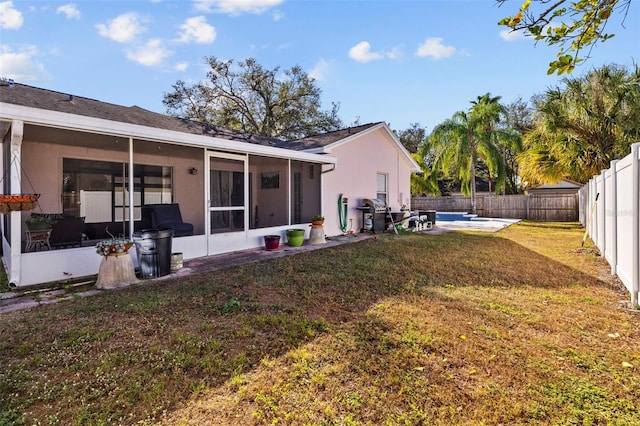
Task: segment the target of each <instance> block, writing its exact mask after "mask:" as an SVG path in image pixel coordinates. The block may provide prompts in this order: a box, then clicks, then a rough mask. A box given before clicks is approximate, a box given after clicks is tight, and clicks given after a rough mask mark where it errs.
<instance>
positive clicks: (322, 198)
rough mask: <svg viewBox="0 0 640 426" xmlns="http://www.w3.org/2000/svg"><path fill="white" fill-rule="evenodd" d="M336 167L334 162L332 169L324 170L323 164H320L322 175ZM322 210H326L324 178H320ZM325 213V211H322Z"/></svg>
mask: <svg viewBox="0 0 640 426" xmlns="http://www.w3.org/2000/svg"><path fill="white" fill-rule="evenodd" d="M335 169H336V164H335V163H333V164H332V165H331V168H330V169H327V170H322V164H321V165H320V176H322V175H324V174H325V173H331V172H332V171H334V170H335ZM320 212H324V179H320ZM322 214H323V215H324V213H322Z"/></svg>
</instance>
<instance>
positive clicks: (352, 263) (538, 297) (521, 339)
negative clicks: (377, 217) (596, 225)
mask: <svg viewBox="0 0 640 426" xmlns="http://www.w3.org/2000/svg"><path fill="white" fill-rule="evenodd" d="M582 232H583V230H582V229H581V228H580V227H579V226H578V225H577V224H552V223H551V224H539V223H536V224H532V223H526V222H525V223H523V224H521V225H517V226H512V227H510V228H507V229H505V230H503V231H500V232H499V233H497V234H485V233H473V232H461V233H449V234H444V235H429V234H404V233H401V235H385V236H381V237H379V238H378V239H376V240H372V239H371V240H366V241H360V242H357V243H352V244H346V245H343V246H338V247H332V248H324V249H322V250H316V251H312V252H303V253H299V254H296V255H294V256H288V257H283V258H278V259H273V260H269V261H266V262H262V263H257V264H250V265H244V266H237V267H230V268H228V269H225V270H222V271H216V272H212V273H206V274H199V275H191V276H188V277H183V278H179V279H174V280H167V281H157V282H152V283H148V284H146V285H142V286H133V287H130V288H128V289H125V290H121V291H114V292H105V293H102V294H99V295H96V296H92V297H89V298H78V299H75V300H70V301H63V302H60V303H56V304H52V305H46V306H41V307H39V308H37V309H32V310H26V311H21V312H15V313H11V314H5V315H3V316H2V317H0V335H1V336H3V338H2V339H1V340H0V359H2V369H0V424H29V425H30V424H64V425H69V424H78V425H79V424H82V425H102V424H159V423H164V424H172V425H173V424H193V425H201V424H212V425H213V424H215V425H219V424H232V425H236V424H237V425H246V424H290V425H303V424H309V425H427V424H428V425H450V424H460V425H479V424H487V425H489V424H505V425H506V424H509V425H514V424H517V425H538V424H549V425H577V424H580V425H592V424H611V425H633V424H640V421H639V420H638V419H640V411H639V408H638V407H639V404H638V401H640V378H639V377H640V374H639V370H640V314H639V313H638V311H634V310H629V309H624V308H622V307H621V304H620V303H619V302H620V300H623V299H627V298H628V295H627V294H625V293H624V291H622V289H621V287H620V285H619V284H618V283H617V282H616V280H614V279H613V278H612V277H610V276H609V275H608V270H609V268H608V266H607V265H606V264H605V263H604V261H603V260H602V259H601V258H600V257H598V256H597V251H596V250H594V249H593V247H586V248H584V249H583V248H581V239H582Z"/></svg>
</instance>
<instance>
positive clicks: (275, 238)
mask: <svg viewBox="0 0 640 426" xmlns="http://www.w3.org/2000/svg"><path fill="white" fill-rule="evenodd" d="M264 245H265V248H266V249H267V250H276V249H277V248H278V247H279V246H280V235H265V236H264Z"/></svg>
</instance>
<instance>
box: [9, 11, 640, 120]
mask: <svg viewBox="0 0 640 426" xmlns="http://www.w3.org/2000/svg"><path fill="white" fill-rule="evenodd" d="M638 3H640V1H639V0H635V1H633V2H632V4H631V8H630V11H629V14H628V16H627V18H626V20H625V22H624V26H625V28H622V27H621V26H620V20H621V19H620V17H619V16H616V17H614V19H613V20H612V21H611V22H610V23H609V26H608V28H607V30H608V32H613V33H616V37H614V38H613V39H611V40H609V41H607V42H606V43H604V44H602V45H598V46H596V47H595V48H594V49H593V50H592V51H591V59H590V60H589V61H588V62H587V63H586V65H584V66H582V67H580V68H578V69H577V70H576V71H574V73H573V74H572V76H576V77H577V76H579V75H582V74H584V73H585V72H587V71H588V70H589V69H591V68H593V67H597V66H600V65H602V64H607V63H616V64H621V65H627V66H631V65H632V64H633V63H634V62H635V63H637V62H638V61H639V60H640V22H639V21H640V19H638V17H640V5H639V4H638ZM519 4H520V1H519V0H513V1H512V2H510V3H507V5H505V6H502V7H497V5H496V3H495V1H494V0H422V1H410V0H395V1H385V0H195V1H186V0H184V1H168V0H138V1H124V0H122V1H119V0H91V1H89V0H85V1H75V2H68V1H47V0H36V1H22V0H13V1H2V0H0V76H2V77H5V78H13V79H14V80H16V81H17V82H20V83H24V84H29V85H33V86H37V87H43V88H47V89H52V90H57V91H61V92H65V93H71V94H74V95H76V96H85V97H89V98H94V99H98V100H101V101H106V102H111V103H115V104H120V105H126V106H130V105H138V106H140V107H142V108H146V109H149V110H152V111H156V112H160V113H165V112H166V110H165V108H164V106H163V104H162V98H163V95H164V94H165V93H167V92H170V91H171V90H172V89H171V85H172V84H173V83H175V82H176V81H177V80H184V81H186V82H187V83H189V84H192V83H195V82H197V81H199V80H201V79H203V78H204V77H205V75H206V71H207V68H206V67H205V66H204V61H203V59H204V57H205V56H215V57H217V58H219V59H233V60H234V61H239V60H243V59H246V58H249V57H253V58H256V59H257V61H258V63H260V64H261V65H263V66H264V67H266V68H274V67H276V66H279V67H280V68H281V69H288V68H291V67H292V66H294V65H299V66H301V67H302V68H303V69H304V70H305V71H306V72H307V73H309V74H310V75H311V76H313V77H314V78H315V79H316V82H317V84H318V86H319V87H320V88H321V89H322V101H323V105H324V108H325V109H329V108H330V106H331V102H336V103H339V104H340V112H339V115H340V118H341V119H342V120H343V121H344V123H345V125H349V124H351V123H353V122H354V121H355V120H359V121H360V123H369V122H377V121H386V122H388V123H389V124H390V126H391V128H392V129H395V130H403V129H406V128H408V127H409V126H410V124H411V123H416V122H417V123H420V124H421V125H422V126H423V127H426V128H427V131H428V132H430V131H431V130H432V129H433V127H434V126H436V125H437V124H439V123H440V122H442V121H443V120H445V119H447V118H450V117H451V116H452V115H453V114H454V113H455V112H456V111H460V110H466V109H467V108H468V107H469V105H470V104H469V102H470V101H472V100H474V99H476V97H477V96H480V95H482V94H484V93H487V92H490V93H491V94H492V95H493V96H501V97H502V101H503V103H510V102H512V101H514V100H515V99H516V98H517V97H519V96H520V97H522V98H524V99H529V98H530V97H531V96H532V95H534V94H537V93H541V92H544V91H545V90H546V89H547V88H548V87H551V86H555V85H558V84H559V82H560V79H561V77H557V76H548V75H547V74H546V70H547V65H548V63H549V62H550V61H551V60H553V59H554V57H555V53H556V49H555V48H551V47H548V46H546V45H543V44H538V45H535V44H534V42H533V41H532V40H531V39H530V38H526V37H523V36H522V35H518V34H505V31H504V29H503V28H502V27H499V26H498V25H497V22H498V21H499V20H500V19H501V18H503V17H505V16H507V15H509V14H513V13H514V12H515V11H516V10H517V8H518V6H519Z"/></svg>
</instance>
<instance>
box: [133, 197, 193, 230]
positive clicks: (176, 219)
mask: <svg viewBox="0 0 640 426" xmlns="http://www.w3.org/2000/svg"><path fill="white" fill-rule="evenodd" d="M142 226H143V227H145V228H152V229H161V228H171V229H173V236H174V237H183V236H188V235H193V225H192V224H190V223H185V222H183V221H182V215H181V214H180V205H178V204H176V203H173V204H147V205H145V206H142Z"/></svg>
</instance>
